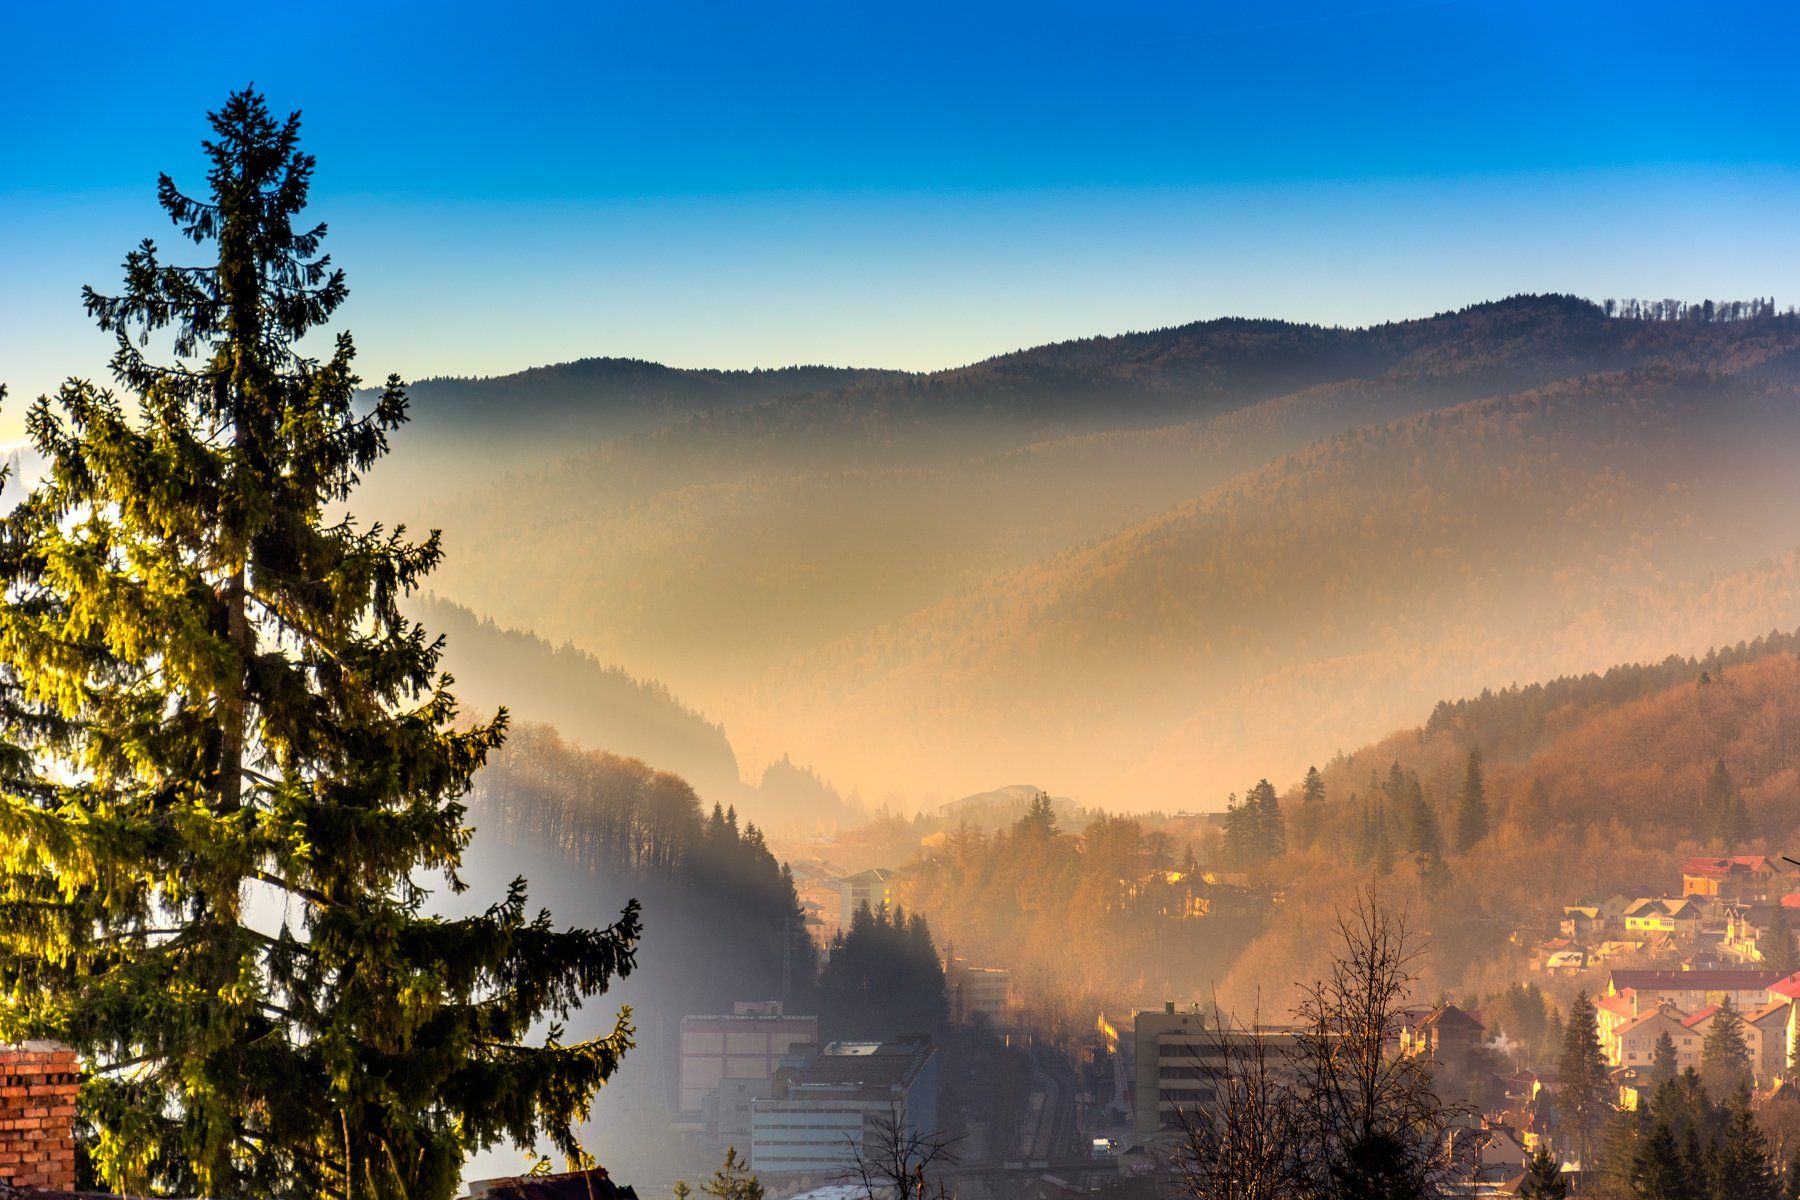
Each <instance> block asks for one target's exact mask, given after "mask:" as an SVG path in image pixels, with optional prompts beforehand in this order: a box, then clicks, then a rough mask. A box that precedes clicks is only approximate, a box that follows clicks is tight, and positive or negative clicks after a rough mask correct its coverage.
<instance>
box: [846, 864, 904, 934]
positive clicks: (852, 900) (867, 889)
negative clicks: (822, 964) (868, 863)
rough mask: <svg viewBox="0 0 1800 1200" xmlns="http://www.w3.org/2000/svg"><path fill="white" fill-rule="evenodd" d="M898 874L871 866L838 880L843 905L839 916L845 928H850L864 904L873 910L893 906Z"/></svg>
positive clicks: (884, 868)
mask: <svg viewBox="0 0 1800 1200" xmlns="http://www.w3.org/2000/svg"><path fill="white" fill-rule="evenodd" d="M896 874H897V873H896V872H894V871H890V870H888V869H887V868H886V867H870V868H869V869H868V870H866V871H858V872H857V873H856V874H854V875H846V876H845V877H844V878H843V879H841V880H839V881H838V899H839V900H840V902H841V905H842V907H841V908H840V910H839V914H838V916H839V920H840V921H841V922H842V923H843V927H844V928H845V929H848V928H850V921H851V919H852V918H854V917H855V916H856V910H857V909H859V908H862V907H863V906H864V905H867V906H868V907H869V908H870V909H871V910H874V909H878V908H882V907H883V906H887V907H892V906H893V903H894V878H895V875H896Z"/></svg>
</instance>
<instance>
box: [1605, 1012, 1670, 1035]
mask: <svg viewBox="0 0 1800 1200" xmlns="http://www.w3.org/2000/svg"><path fill="white" fill-rule="evenodd" d="M1662 1015H1663V1011H1662V1010H1661V1009H1660V1008H1653V1009H1651V1010H1650V1011H1649V1012H1645V1013H1639V1014H1638V1015H1637V1016H1635V1017H1633V1018H1631V1020H1629V1021H1627V1022H1625V1023H1624V1024H1623V1025H1621V1026H1619V1027H1618V1028H1617V1029H1615V1030H1613V1033H1615V1034H1616V1035H1618V1036H1619V1037H1624V1036H1625V1035H1626V1034H1628V1033H1630V1032H1631V1031H1632V1030H1634V1029H1636V1028H1637V1027H1638V1026H1640V1025H1642V1024H1644V1023H1646V1022H1648V1021H1654V1020H1656V1018H1658V1017H1660V1016H1662Z"/></svg>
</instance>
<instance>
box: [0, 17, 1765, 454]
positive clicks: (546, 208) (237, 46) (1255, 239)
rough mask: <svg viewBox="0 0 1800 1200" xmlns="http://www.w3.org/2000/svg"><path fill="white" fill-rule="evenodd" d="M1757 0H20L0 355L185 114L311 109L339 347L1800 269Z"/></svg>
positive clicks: (101, 281)
mask: <svg viewBox="0 0 1800 1200" xmlns="http://www.w3.org/2000/svg"><path fill="white" fill-rule="evenodd" d="M1709 10H1710V11H1709ZM1797 35H1800V14H1796V12H1795V11H1794V10H1793V8H1792V6H1786V5H1773V4H1770V5H1717V6H1699V5H1693V4H1680V5H1676V4H1666V5H1665V4H1655V3H1648V4H1604V5H1600V4H1594V5H1571V4H1567V3H1546V4H1535V3H1518V2H1509V3H1381V2H1379V0H1376V2H1360V3H1359V2H1356V0H1338V2H1330V3H1307V4H1302V3H1265V4H1256V5H1249V4H1242V5H1239V4H1231V5H1227V4H1206V3H1196V4H1180V5H1175V4H1142V3H1129V2H1118V0H1114V2H1111V3H1106V4H1098V3H1096V4H1086V5H1076V4H1065V3H1056V2H1053V0H1040V2H1038V3H1033V4H990V5H980V4H955V5H936V4H931V3H909V4H874V3H850V2H845V3H836V4H778V3H765V4H747V3H724V2H686V0H674V2H659V3H653V2H649V0H644V2H634V3H610V2H604V0H603V2H599V3H584V4H568V5H549V4H512V5H504V6H503V5H494V4H486V5H476V4H468V3H457V2H448V3H443V4H438V5H431V6H427V5H378V4H357V5H352V4H330V3H321V4H313V5H307V6H298V5H277V4H268V5H244V4H239V5H236V6H231V7H226V6H216V5H210V4H207V3H196V4H188V5H184V6H181V7H179V8H176V7H175V6H166V5H159V4H145V3H139V4H135V5H131V6H120V5H108V4H95V5H88V6H80V7H77V6H65V5H52V4H29V5H27V4H13V5H9V6H7V7H6V9H5V10H4V14H3V15H0V41H4V42H5V43H6V44H7V45H9V46H10V47H12V48H13V50H14V53H13V54H11V55H9V56H8V57H9V61H8V64H7V71H6V73H5V76H4V78H3V79H0V281H3V282H0V380H6V381H9V382H10V383H11V384H12V385H13V392H14V397H15V399H14V401H13V402H12V403H10V404H9V405H8V406H7V410H8V411H6V412H4V413H0V433H6V432H9V431H11V430H12V429H13V428H15V427H16V418H17V410H18V407H19V405H18V398H19V397H21V396H26V395H32V394H35V393H36V392H38V391H42V390H44V389H46V388H48V387H51V386H53V385H54V383H55V382H56V380H58V379H59V378H61V377H63V376H65V375H67V374H71V373H85V374H97V373H99V372H100V371H101V369H102V366H101V364H103V362H104V359H105V355H106V350H107V343H106V341H105V339H104V338H103V337H101V336H100V335H98V334H96V333H94V332H93V331H92V330H91V329H90V327H89V326H88V324H87V323H86V320H85V318H84V317H83V316H82V315H81V313H80V310H79V305H78V303H77V295H78V290H79V287H80V285H81V284H83V283H90V282H91V283H93V284H95V285H97V286H102V287H104V286H107V285H110V284H111V283H112V282H114V281H115V279H116V277H117V273H118V272H117V264H118V262H119V260H120V258H121V257H122V256H123V254H124V251H125V250H126V249H127V248H128V247H129V246H130V245H132V244H133V243H134V242H135V241H136V240H137V239H138V238H140V237H142V236H145V235H151V236H155V237H157V238H159V239H165V240H166V239H167V238H168V235H169V233H170V232H171V231H170V230H169V229H168V227H167V226H166V224H164V223H163V222H162V219H161V217H160V214H159V213H158V212H157V210H156V209H155V207H154V202H153V198H152V187H153V184H154V180H155V175H156V172H157V171H158V170H168V171H170V172H171V173H173V174H175V175H176V177H177V178H178V179H179V180H186V181H190V182H192V181H197V180H198V178H199V176H200V166H199V155H198V149H197V143H198V140H199V138H200V137H201V136H202V134H203V132H204V126H203V119H202V118H203V113H204V112H205V110H206V109H207V108H209V107H213V106H216V105H217V103H218V102H219V101H220V100H221V99H222V98H223V97H224V95H225V94H226V92H227V91H228V90H229V89H231V88H232V87H234V86H241V85H242V84H243V83H245V82H248V81H251V80H254V81H255V82H256V83H257V84H258V85H259V86H260V87H262V88H263V89H264V90H265V91H266V92H267V93H268V95H269V97H270V100H271V103H272V104H274V105H275V106H276V107H277V108H280V109H288V108H295V107H298V108H301V109H303V110H304V112H305V115H306V123H307V140H308V144H309V146H310V147H311V148H312V150H313V151H314V152H315V153H316V154H317V155H318V156H319V159H320V171H319V176H318V181H317V184H316V187H315V192H314V212H315V214H316V215H317V216H318V217H319V218H321V219H324V220H326V221H328V222H330V224H331V226H332V228H333V231H334V236H333V238H332V250H333V252H334V254H335V255H336V258H337V260H338V261H339V262H340V264H342V265H344V266H345V267H346V268H348V269H349V271H350V283H351V288H352V297H351V301H350V303H349V304H348V305H347V306H346V307H345V309H344V310H343V323H344V324H345V325H346V326H348V327H349V328H351V329H353V330H354V331H355V332H356V334H357V337H358V342H359V345H360V346H361V347H362V352H363V365H364V368H365V371H366V373H368V374H370V375H378V374H383V373H385V372H386V371H388V370H390V369H391V370H397V371H399V372H401V373H402V374H404V375H408V376H415V377H416V376H422V375H429V374H437V373H496V372H501V371H506V370H512V369H516V368H519V367H523V366H527V365H531V364H535V363H541V362H547V361H557V360H563V359H569V358H574V357H580V356H583V355H591V354H624V355H635V356H641V357H647V358H655V359H660V360H662V361H666V362H672V363H677V364H682V365H718V366H726V365H741V366H750V365H777V364H782V363H788V362H795V361H808V362H832V363H867V364H875V365H886V366H904V367H915V368H926V367H935V366H946V365H952V364H956V363H960V362H965V361H969V360H972V359H975V358H979V357H983V356H985V355H987V354H989V353H994V352H998V351H1002V350H1006V349H1011V348H1013V347H1016V346H1021V345H1029V344H1034V343H1037V342H1042V341H1047V340H1052V339H1056V338H1063V337H1072V336H1079V335H1084V334H1088V333H1096V332H1111V331H1117V330H1123V329H1131V328H1145V327H1150V326H1156V325H1166V324H1173V323H1178V322H1181V321H1186V320H1192V319H1197V318H1202V317H1208V316H1216V315H1222V314H1243V315H1274V316H1284V317H1292V318H1298V319H1309V320H1325V321H1335V322H1344V323H1364V322H1367V321H1378V320H1384V319H1389V318H1393V317H1401V316H1408V315H1416V314H1420V313H1425V312H1430V311H1435V310H1439V309H1443V308H1449V307H1455V306H1460V305H1462V304H1465V303H1469V302H1472V301H1476V300H1481V299H1488V298H1493V297H1496V296H1500V295H1505V294H1508V293H1512V292H1517V291H1524V290H1530V291H1551V290H1555V291H1574V292H1579V293H1583V294H1587V295H1592V296H1595V297H1603V296H1610V295H1618V296H1624V295H1642V296H1664V295H1666V296H1679V297H1684V298H1698V297H1701V296H1750V295H1771V294H1772V295H1774V296H1775V297H1776V298H1777V300H1778V302H1781V303H1783V304H1785V303H1789V302H1800V258H1797V257H1796V254H1795V251H1796V249H1797V248H1800V247H1797V245H1796V243H1797V242H1800V235H1797V234H1796V233H1795V232H1794V230H1795V227H1796V225H1797V222H1796V220H1795V217H1796V214H1800V120H1797V119H1796V117H1797V116H1800V113H1797V112H1796V107H1797V104H1800V101H1797V100H1796V96H1795V93H1794V92H1793V90H1792V88H1791V86H1790V85H1789V79H1790V75H1791V64H1792V62H1793V61H1794V59H1795V57H1796V51H1800V36H1797Z"/></svg>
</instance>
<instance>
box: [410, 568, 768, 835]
mask: <svg viewBox="0 0 1800 1200" xmlns="http://www.w3.org/2000/svg"><path fill="white" fill-rule="evenodd" d="M411 608H412V610H413V612H414V613H415V615H416V618H417V619H418V620H419V621H421V622H423V623H424V625H425V627H426V628H427V629H430V630H432V631H433V632H434V633H436V634H441V635H442V636H443V637H444V638H445V643H446V644H445V647H444V665H445V667H446V669H447V670H449V671H450V673H451V674H452V675H454V676H456V682H457V687H458V691H459V693H460V695H461V698H462V701H463V704H464V706H465V707H467V708H469V709H472V710H474V711H476V712H481V711H484V710H492V709H495V708H499V707H501V706H505V707H506V708H507V710H508V711H510V712H511V713H513V715H514V716H515V717H517V718H518V719H519V720H522V721H527V722H531V721H536V722H544V723H552V722H553V723H554V724H555V725H556V727H557V728H558V729H560V730H562V731H563V732H564V733H565V734H567V735H568V736H569V737H572V738H574V739H576V740H577V741H579V742H581V743H583V744H584V745H587V746H590V747H593V748H594V749H597V750H605V751H608V752H610V753H613V754H619V755H624V756H626V757H629V758H641V759H644V760H645V761H647V762H653V763H656V764H658V765H659V766H660V767H662V768H664V769H666V770H670V771H674V772H677V773H679V774H680V775H682V776H684V777H685V778H687V779H690V780H692V781H693V782H694V783H695V785H696V786H698V787H700V788H703V789H706V790H708V791H712V790H718V791H719V793H720V794H719V796H718V798H719V799H720V800H721V801H729V802H732V803H736V802H737V800H738V799H739V798H740V795H739V791H740V789H741V785H740V784H739V782H738V764H737V757H736V755H735V754H733V753H732V749H731V743H730V742H729V741H727V740H726V737H725V730H724V729H723V728H722V727H721V726H719V725H716V724H714V723H712V722H710V721H708V720H707V719H706V718H705V717H703V716H701V715H700V714H699V713H697V712H695V711H694V710H693V709H691V708H689V707H687V706H686V705H685V704H683V703H681V701H680V700H678V699H676V697H675V696H674V694H673V693H671V692H670V691H669V689H668V688H666V687H664V686H663V685H662V684H660V683H656V682H653V681H647V680H642V679H634V678H632V677H631V676H630V675H627V674H626V673H625V672H624V671H623V670H621V669H620V668H618V667H613V666H606V665H603V664H602V663H601V662H600V661H599V660H598V659H596V658H594V657H593V656H592V655H591V654H587V653H585V652H583V651H581V650H578V649H576V648H575V647H574V646H571V645H568V644H567V643H565V644H563V645H561V646H552V645H551V644H550V643H549V642H547V641H545V640H544V639H543V638H540V637H537V636H535V635H534V634H529V633H521V632H520V631H518V630H515V629H502V628H501V627H500V626H498V625H496V624H494V622H492V621H490V620H486V619H484V618H481V617H478V616H476V615H475V614H474V613H472V612H470V611H469V610H468V609H466V608H464V607H462V606H461V605H459V604H454V603H452V602H450V601H448V600H445V599H443V598H442V597H440V596H435V595H433V596H423V597H419V598H418V599H416V600H414V601H412V602H411ZM745 790H747V789H745Z"/></svg>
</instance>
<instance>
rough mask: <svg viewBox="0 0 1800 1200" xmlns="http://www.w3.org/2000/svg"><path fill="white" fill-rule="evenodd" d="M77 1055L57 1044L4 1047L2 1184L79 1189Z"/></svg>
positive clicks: (0, 1063)
mask: <svg viewBox="0 0 1800 1200" xmlns="http://www.w3.org/2000/svg"><path fill="white" fill-rule="evenodd" d="M80 1071H81V1068H80V1067H79V1066H78V1065H77V1064H76V1061H75V1052H74V1051H73V1050H71V1049H69V1048H68V1047H67V1046H61V1045H58V1044H57V1043H55V1042H25V1043H23V1044H21V1045H17V1046H0V1180H6V1181H8V1182H10V1183H11V1184H13V1186H15V1187H40V1188H51V1189H55V1190H59V1191H65V1192H66V1191H72V1190H73V1189H74V1187H75V1093H76V1092H77V1091H79V1090H80V1087H81V1075H80Z"/></svg>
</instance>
